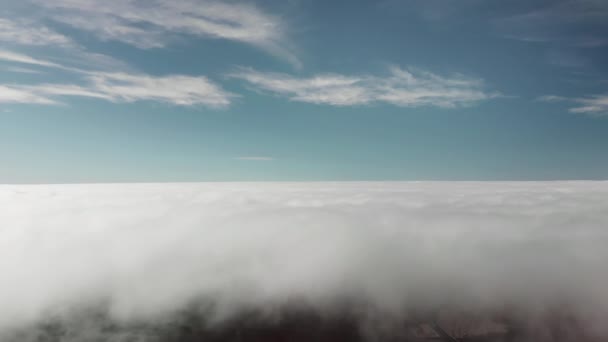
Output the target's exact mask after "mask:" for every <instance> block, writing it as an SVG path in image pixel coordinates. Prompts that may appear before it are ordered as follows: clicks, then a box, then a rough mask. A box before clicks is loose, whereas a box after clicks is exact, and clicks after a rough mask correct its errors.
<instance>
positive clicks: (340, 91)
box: [230, 67, 497, 108]
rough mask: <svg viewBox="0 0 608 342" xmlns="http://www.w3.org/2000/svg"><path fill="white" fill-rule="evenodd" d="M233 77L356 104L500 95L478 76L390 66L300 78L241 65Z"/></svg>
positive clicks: (447, 102)
mask: <svg viewBox="0 0 608 342" xmlns="http://www.w3.org/2000/svg"><path fill="white" fill-rule="evenodd" d="M230 77H233V78H238V79H242V80H245V81H247V82H248V83H250V84H252V85H253V86H255V87H257V88H259V89H262V90H265V91H269V92H272V93H274V94H277V95H281V96H286V97H288V98H289V99H290V100H292V101H299V102H308V103H314V104H326V105H333V106H356V105H365V104H371V103H388V104H392V105H396V106H400V107H414V106H437V107H443V108H453V107H459V106H465V105H471V104H474V103H477V102H479V101H482V100H486V99H489V98H492V97H495V96H497V95H496V94H492V93H489V92H487V91H486V90H485V89H484V87H483V82H482V81H481V80H478V79H472V78H467V77H464V76H462V75H457V76H454V77H451V78H447V77H442V76H438V75H436V74H433V73H430V72H426V71H420V70H404V69H401V68H399V67H391V68H390V74H389V75H388V76H386V77H379V76H346V75H340V74H320V75H316V76H313V77H309V78H297V77H294V76H291V75H288V74H282V73H273V72H260V71H256V70H253V69H245V68H243V69H241V70H239V71H238V72H235V73H232V74H230Z"/></svg>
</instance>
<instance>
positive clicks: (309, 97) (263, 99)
mask: <svg viewBox="0 0 608 342" xmlns="http://www.w3.org/2000/svg"><path fill="white" fill-rule="evenodd" d="M606 61H608V2H606V1H602V0H553V1H541V0H533V1H529V0H528V1H508V2H507V1H498V0H486V1H481V0H462V1H450V0H402V1H397V0H384V1H382V0H379V1H320V0H291V1H274V0H273V1H259V2H254V1H246V2H241V1H207V0H170V1H169V0H153V1H136V0H104V1H102V0H54V1H46V0H24V1H20V2H15V1H12V0H0V119H1V123H2V124H1V125H0V160H1V164H0V183H72V182H156V181H159V182H160V181H253V180H276V181H286V180H294V181H308V180H315V181H316V180H537V179H542V180H553V179H606V178H608V154H607V153H606V150H607V148H608V63H607V62H606Z"/></svg>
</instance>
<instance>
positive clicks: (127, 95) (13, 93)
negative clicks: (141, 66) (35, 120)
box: [0, 50, 236, 108]
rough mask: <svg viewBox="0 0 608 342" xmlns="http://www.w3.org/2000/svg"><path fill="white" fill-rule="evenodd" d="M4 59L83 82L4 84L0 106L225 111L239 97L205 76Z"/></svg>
mask: <svg viewBox="0 0 608 342" xmlns="http://www.w3.org/2000/svg"><path fill="white" fill-rule="evenodd" d="M0 60H4V61H8V62H15V63H21V64H27V65H34V66H41V67H46V68H51V69H59V70H63V71H69V72H72V73H75V74H76V75H79V76H80V77H82V79H83V82H82V83H81V84H62V83H59V84H57V83H44V84H0V86H1V87H2V88H1V89H2V92H3V94H2V96H1V97H0V103H30V104H57V103H60V102H61V101H60V98H62V97H88V98H97V99H103V100H107V101H111V102H116V103H119V102H123V103H124V102H126V103H129V102H137V101H156V102H164V103H168V104H172V105H176V106H197V105H201V106H206V107H211V108H225V107H227V106H228V105H230V102H231V99H232V98H233V97H235V96H236V95H234V94H232V93H230V92H228V91H225V90H224V89H223V88H222V87H221V86H219V85H217V84H216V83H214V82H212V81H211V80H209V79H208V78H207V77H205V76H186V75H168V76H151V75H146V74H143V73H127V72H106V71H88V70H84V69H80V68H74V67H68V66H64V65H61V64H58V63H54V62H50V61H47V60H44V59H37V58H33V57H31V56H29V55H25V54H20V53H15V52H12V51H3V50H0Z"/></svg>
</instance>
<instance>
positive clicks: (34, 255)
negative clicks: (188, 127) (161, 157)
mask: <svg viewBox="0 0 608 342" xmlns="http://www.w3.org/2000/svg"><path fill="white" fill-rule="evenodd" d="M607 196H608V183H607V182H547V183H534V182H525V183H489V182H483V183H450V182H439V183H342V184H336V183H308V184H303V183H300V184H298V183H293V184H286V183H265V184H261V183H257V184H256V183H250V184H237V183H226V184H156V185H152V184H149V185H142V184H140V185H125V184H123V185H43V186H17V185H15V186H8V185H5V186H0V208H2V210H0V227H2V229H0V274H2V277H3V279H4V280H5V281H3V282H2V283H0V302H1V303H2V306H0V313H1V314H0V337H1V333H2V332H3V329H6V328H7V327H9V326H15V325H21V324H29V323H32V322H34V321H35V320H37V319H40V318H43V317H44V315H46V314H49V315H50V314H53V313H54V312H55V310H60V311H61V310H63V311H65V310H69V308H72V307H78V306H84V305H96V304H97V303H106V304H107V305H108V307H109V310H110V313H111V315H112V316H113V318H114V319H137V320H140V319H143V320H149V319H152V317H157V316H158V315H162V314H163V313H171V312H174V310H177V309H180V308H183V307H184V306H185V305H187V304H188V303H191V302H192V301H193V300H195V299H198V300H203V302H204V303H214V304H216V306H215V307H216V308H217V310H216V311H215V313H216V314H217V315H232V314H235V313H238V312H240V311H241V310H244V309H251V308H261V309H264V308H266V309H268V310H273V308H276V307H277V306H280V305H283V304H286V303H288V302H289V301H290V300H292V299H294V298H296V299H298V300H300V301H303V302H305V303H309V304H310V305H312V307H315V308H319V310H322V309H324V308H325V309H327V308H329V307H332V306H333V304H336V303H341V301H342V300H356V301H357V303H360V304H361V308H366V309H367V310H370V311H374V310H378V311H380V312H385V313H393V314H394V315H397V316H400V315H402V314H403V313H404V310H406V309H408V308H410V309H411V308H417V307H420V308H423V309H425V308H426V309H432V308H433V307H451V308H459V307H464V308H465V309H479V310H486V309H487V310H490V311H491V310H498V312H501V311H500V310H502V309H503V308H504V307H505V305H509V306H510V307H512V308H517V309H518V310H520V311H518V312H520V314H521V315H524V317H526V316H525V315H530V316H529V317H536V316H534V315H538V314H541V313H543V312H545V310H550V309H551V308H552V307H553V305H557V307H559V308H563V307H564V306H565V305H567V306H568V307H569V308H570V310H572V311H571V313H572V314H575V315H576V314H580V315H583V316H582V317H584V319H581V320H578V321H577V322H579V323H580V324H585V325H586V326H585V329H587V330H586V331H587V332H589V333H591V331H592V330H593V329H605V324H603V323H604V322H605V317H606V316H605V312H607V311H606V310H608V274H607V273H606V272H603V271H601V270H602V269H605V266H606V264H607V263H608V250H607V249H606V248H605V247H606V245H607V244H608V234H607V233H606V227H607V226H608V201H606V198H607ZM342 303H343V302H342ZM63 311H62V312H63ZM582 317H581V318H582ZM594 319H595V320H594ZM138 322H139V321H138ZM596 323H597V325H595V324H596ZM92 324H93V325H94V324H99V325H101V324H103V323H102V322H99V321H93V322H92ZM85 329H91V326H90V325H89V326H88V327H85ZM4 331H6V330H4ZM603 331H604V333H606V330H603ZM106 333H107V332H106ZM604 336H605V335H604ZM75 340H78V339H75ZM83 340H84V339H83ZM99 340H104V339H99ZM105 340H110V339H105ZM599 340H604V339H599ZM18 341H20V342H22V341H24V340H23V339H21V340H18Z"/></svg>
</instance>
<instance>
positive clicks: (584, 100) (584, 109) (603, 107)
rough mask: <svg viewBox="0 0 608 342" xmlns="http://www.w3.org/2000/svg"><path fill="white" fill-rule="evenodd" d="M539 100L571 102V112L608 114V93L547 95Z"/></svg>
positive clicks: (593, 114)
mask: <svg viewBox="0 0 608 342" xmlns="http://www.w3.org/2000/svg"><path fill="white" fill-rule="evenodd" d="M537 100H539V101H542V102H549V103H556V102H570V103H573V104H575V105H573V106H572V107H571V108H570V109H568V110H569V111H570V112H571V113H577V114H587V115H590V116H608V94H603V95H590V96H586V97H564V96H556V95H545V96H541V97H539V98H538V99H537Z"/></svg>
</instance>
